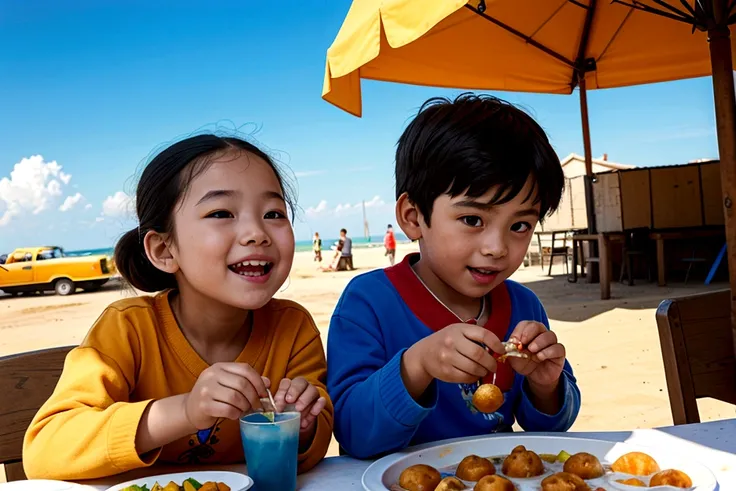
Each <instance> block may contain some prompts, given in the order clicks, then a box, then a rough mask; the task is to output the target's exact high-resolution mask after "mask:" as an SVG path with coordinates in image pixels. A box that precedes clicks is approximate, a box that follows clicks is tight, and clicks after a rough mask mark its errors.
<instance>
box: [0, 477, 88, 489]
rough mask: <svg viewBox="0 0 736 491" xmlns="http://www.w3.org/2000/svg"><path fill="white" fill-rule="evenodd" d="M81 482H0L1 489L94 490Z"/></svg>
mask: <svg viewBox="0 0 736 491" xmlns="http://www.w3.org/2000/svg"><path fill="white" fill-rule="evenodd" d="M94 489H95V488H91V487H89V486H85V485H83V484H74V483H73V482H64V481H49V480H45V479H32V480H28V481H13V482H9V483H5V484H0V490H2V491H89V490H94Z"/></svg>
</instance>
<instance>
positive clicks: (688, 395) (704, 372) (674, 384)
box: [656, 290, 736, 424]
mask: <svg viewBox="0 0 736 491" xmlns="http://www.w3.org/2000/svg"><path fill="white" fill-rule="evenodd" d="M656 317H657V327H658V328H659V340H660V344H661V348H662V358H663V359H664V371H665V375H666V377H667V390H668V391H669V396H670V407H671V409H672V419H673V421H674V423H675V424H687V423H699V422H700V415H699V413H698V405H697V402H696V400H697V399H698V398H701V397H712V398H714V399H718V400H721V401H725V402H728V403H731V404H736V353H734V342H733V331H732V329H731V291H730V290H725V291H717V292H712V293H704V294H699V295H690V296H686V297H682V298H675V299H670V300H665V301H663V302H662V303H661V304H660V305H659V308H658V309H657V315H656Z"/></svg>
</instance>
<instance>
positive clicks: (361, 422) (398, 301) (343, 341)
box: [327, 256, 580, 458]
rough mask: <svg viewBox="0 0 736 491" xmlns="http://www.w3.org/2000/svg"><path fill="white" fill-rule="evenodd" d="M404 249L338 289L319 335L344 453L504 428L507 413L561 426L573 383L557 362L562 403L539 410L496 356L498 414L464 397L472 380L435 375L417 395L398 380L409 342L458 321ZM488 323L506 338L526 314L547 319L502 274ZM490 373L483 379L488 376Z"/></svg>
mask: <svg viewBox="0 0 736 491" xmlns="http://www.w3.org/2000/svg"><path fill="white" fill-rule="evenodd" d="M410 260H413V258H412V257H411V256H409V257H407V259H405V260H404V261H403V262H402V263H400V264H397V265H396V266H393V267H391V268H387V269H385V270H377V271H372V272H370V273H366V274H363V275H360V276H358V277H356V278H354V279H353V280H352V281H351V282H350V283H349V284H348V286H347V288H346V289H345V291H344V292H343V294H342V296H341V298H340V301H339V302H338V304H337V307H336V308H335V312H334V314H333V316H332V319H331V322H330V330H329V335H328V338H327V390H328V392H329V394H330V397H331V398H332V401H333V403H334V405H335V436H336V437H337V440H338V442H339V443H340V445H341V446H342V447H343V448H344V449H345V450H346V451H347V452H348V453H349V454H350V455H352V456H354V457H357V458H370V457H375V456H377V455H380V454H384V453H387V452H394V451H397V450H400V449H403V448H405V447H407V446H410V445H416V444H420V443H424V442H430V441H437V440H444V439H447V438H455V437H463V436H474V435H483V434H489V433H495V432H507V431H512V430H511V425H512V424H513V423H514V421H515V419H516V420H518V422H519V425H520V426H521V427H522V428H523V429H524V430H526V431H566V430H567V429H568V428H570V426H572V424H573V422H574V421H575V418H576V417H577V414H578V411H579V410H580V391H579V390H578V387H577V385H576V382H575V377H574V376H573V374H572V369H571V367H570V365H569V363H567V361H566V362H565V366H564V370H563V372H562V375H561V379H560V393H561V396H562V397H561V400H562V401H563V406H562V409H561V410H560V411H559V412H558V413H557V414H555V415H547V414H544V413H541V412H539V411H538V410H537V409H536V408H535V407H534V406H533V405H532V403H531V401H530V399H529V394H528V392H527V391H528V388H527V384H526V382H525V377H523V376H521V375H519V374H517V373H515V372H513V370H511V368H510V367H509V365H508V364H507V363H505V364H503V363H500V364H499V368H498V372H497V374H496V385H497V386H499V388H501V390H502V391H503V392H504V404H503V406H502V407H501V408H500V409H499V411H498V412H497V413H494V414H490V415H489V414H483V413H480V412H478V411H477V410H476V409H475V408H474V407H473V405H472V403H471V399H472V395H473V390H474V386H466V385H464V384H452V383H446V382H441V381H438V380H435V381H433V382H432V383H431V384H430V386H429V388H428V389H427V391H426V392H425V394H424V397H423V398H422V400H421V401H420V403H418V402H416V401H414V399H413V398H412V397H411V396H410V395H409V393H408V392H407V390H406V387H405V386H404V383H403V381H402V379H401V357H402V355H403V354H404V352H405V351H406V349H407V348H409V347H410V346H412V345H413V344H414V343H416V342H417V341H419V340H421V339H422V338H425V337H427V336H429V335H431V334H432V333H433V332H436V331H438V330H439V329H441V328H442V327H444V326H447V325H449V324H452V323H456V322H457V318H455V317H454V316H453V315H452V314H451V313H449V312H448V311H447V309H446V308H444V306H442V304H440V303H439V302H438V301H437V300H436V299H435V298H434V297H433V296H432V294H431V293H429V292H428V291H427V290H426V288H425V287H424V286H423V285H422V284H421V282H419V280H418V279H417V278H416V276H415V275H414V273H413V272H412V270H411V267H410V265H409V261H410ZM489 296H490V297H491V298H490V300H491V309H492V310H491V315H490V319H489V321H488V323H487V324H486V325H485V327H486V328H487V329H490V330H491V331H493V332H494V333H495V334H496V335H497V336H498V337H499V339H501V340H507V339H508V336H509V335H510V334H511V332H512V331H513V329H514V327H515V326H516V325H517V324H518V323H519V322H520V321H524V320H534V321H539V322H542V323H544V324H545V325H546V326H547V328H548V329H549V321H548V319H547V315H546V313H545V311H544V308H543V307H542V304H541V303H540V301H539V299H538V298H537V296H536V295H535V294H534V293H533V292H532V291H531V290H529V289H528V288H526V287H524V286H522V285H520V284H518V283H515V282H513V281H510V280H507V281H505V282H504V283H503V284H502V285H500V286H499V287H497V288H495V289H494V290H493V291H492V292H491V293H490V295H489ZM489 381H490V375H489V377H487V379H486V380H484V381H483V382H489Z"/></svg>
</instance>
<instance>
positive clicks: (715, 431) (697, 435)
mask: <svg viewBox="0 0 736 491" xmlns="http://www.w3.org/2000/svg"><path fill="white" fill-rule="evenodd" d="M534 434H536V435H553V433H534ZM557 435H559V433H557ZM566 435H568V436H574V437H583V438H593V439H598V440H606V441H611V442H628V443H632V444H637V445H646V446H650V447H658V448H666V449H667V450H668V451H670V452H674V453H679V454H689V455H694V456H696V457H697V459H698V460H700V461H707V463H708V466H709V467H710V469H711V470H712V471H713V474H715V476H716V478H717V479H718V483H719V485H720V491H731V490H736V419H730V420H723V421H713V422H709V423H698V424H692V425H681V426H668V427H666V428H659V429H653V430H650V429H646V430H633V431H616V432H588V433H576V432H568V433H566ZM371 463H372V462H371V461H361V460H355V459H351V458H349V457H330V458H327V459H325V460H324V461H322V462H321V463H320V464H319V465H318V466H317V467H315V468H314V469H313V470H311V471H310V472H308V473H306V474H304V475H302V476H299V483H298V488H299V491H324V490H330V491H348V490H362V489H363V487H362V486H361V483H360V481H361V478H362V476H363V472H364V471H365V470H366V469H367V468H368V466H369V465H370V464H371ZM172 469H173V470H172ZM202 469H222V470H230V471H235V472H243V473H245V470H246V468H245V465H231V466H210V467H205V468H202ZM168 472H182V470H181V468H176V467H169V466H160V467H153V468H149V469H144V470H138V471H132V472H129V473H126V474H123V475H120V476H115V477H114V478H108V479H104V480H99V481H94V482H85V483H84V484H87V485H90V488H91V489H94V490H100V491H104V490H105V489H107V488H108V487H109V486H112V485H114V484H118V483H121V482H125V481H128V480H130V479H135V478H137V477H141V476H146V475H155V474H161V473H168Z"/></svg>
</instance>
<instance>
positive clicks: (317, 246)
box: [312, 232, 322, 263]
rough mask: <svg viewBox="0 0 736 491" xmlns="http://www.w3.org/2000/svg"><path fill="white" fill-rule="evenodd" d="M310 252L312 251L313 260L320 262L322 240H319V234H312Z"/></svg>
mask: <svg viewBox="0 0 736 491" xmlns="http://www.w3.org/2000/svg"><path fill="white" fill-rule="evenodd" d="M312 251H314V260H315V261H317V262H320V263H321V262H322V239H320V238H319V232H315V233H314V238H313V239H312Z"/></svg>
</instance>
